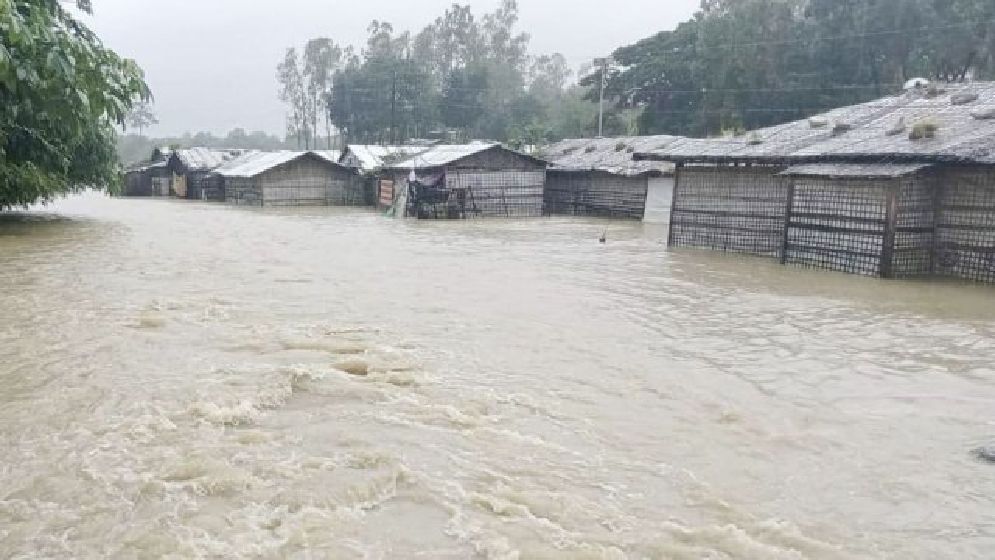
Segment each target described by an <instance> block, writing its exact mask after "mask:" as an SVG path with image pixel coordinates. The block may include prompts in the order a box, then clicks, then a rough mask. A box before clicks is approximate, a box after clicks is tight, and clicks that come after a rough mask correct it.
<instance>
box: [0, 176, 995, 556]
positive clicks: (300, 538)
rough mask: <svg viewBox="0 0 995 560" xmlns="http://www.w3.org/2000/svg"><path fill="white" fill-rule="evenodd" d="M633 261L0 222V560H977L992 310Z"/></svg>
mask: <svg viewBox="0 0 995 560" xmlns="http://www.w3.org/2000/svg"><path fill="white" fill-rule="evenodd" d="M604 228H607V229H608V237H609V243H608V244H607V245H604V246H602V245H600V244H598V243H597V238H598V237H599V235H600V233H601V231H602V230H603V229H604ZM665 236H666V230H665V227H663V226H658V225H650V224H638V223H633V224H630V223H620V222H601V221H593V220H590V221H588V220H574V219H549V220H536V221H473V222H461V223H427V222H414V221H395V220H390V219H385V218H383V217H381V216H379V215H377V214H375V213H371V212H366V211H357V210H336V209H318V210H292V211H268V210H267V211H247V210H242V209H232V208H227V207H224V206H217V205H201V204H193V203H183V202H170V201H162V200H111V199H106V198H103V197H100V196H96V195H88V196H84V197H79V198H74V199H70V200H67V201H62V202H60V203H57V204H55V205H54V206H51V207H48V208H43V209H39V210H36V211H32V212H28V213H14V214H7V215H0V356H2V361H0V557H19V558H69V557H73V558H104V557H111V558H160V557H161V558H235V557H245V558H300V559H310V558H345V559H349V558H373V559H376V558H433V559H434V558H443V559H447V558H448V559H464V558H492V559H514V558H521V559H531V558H540V559H560V558H563V559H575V558H581V559H583V558H591V559H601V558H605V559H622V558H633V559H641V558H654V559H656V558H659V559H676V560H696V559H716V560H722V559H736V560H739V559H757V560H781V559H785V560H788V559H790V560H799V559H832V560H836V559H868V558H870V559H877V558H882V559H891V558H895V559H934V558H951V559H989V558H992V557H993V555H995V465H986V464H983V463H981V462H979V461H977V460H975V459H973V458H972V457H971V455H970V453H969V451H970V450H971V449H972V448H974V447H977V446H979V445H982V444H986V443H989V442H991V441H993V440H995V289H993V288H991V287H983V286H965V285H958V284H942V283H887V282H881V281H877V280H872V279H863V278H854V277H849V276H844V275H837V274H832V273H823V272H816V271H807V270H799V269H791V268H782V267H780V266H778V265H776V264H773V263H771V262H768V261H765V260H761V259H751V258H738V257H730V256H723V255H716V254H711V253H702V252H685V251H678V252H668V251H667V250H666V248H665V246H664V244H663V243H662V241H663V239H664V238H665Z"/></svg>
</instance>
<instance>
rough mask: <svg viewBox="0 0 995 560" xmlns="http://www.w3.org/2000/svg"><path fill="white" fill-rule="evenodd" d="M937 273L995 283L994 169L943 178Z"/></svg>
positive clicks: (955, 172) (953, 172)
mask: <svg viewBox="0 0 995 560" xmlns="http://www.w3.org/2000/svg"><path fill="white" fill-rule="evenodd" d="M936 272H937V273H938V274H941V275H944V276H953V277H957V278H964V279H968V280H974V281H978V282H989V283H995V170H992V169H982V168H977V169H973V168H972V169H953V170H949V171H948V172H946V173H945V174H944V176H943V177H942V178H941V187H940V209H939V213H938V216H937V225H936Z"/></svg>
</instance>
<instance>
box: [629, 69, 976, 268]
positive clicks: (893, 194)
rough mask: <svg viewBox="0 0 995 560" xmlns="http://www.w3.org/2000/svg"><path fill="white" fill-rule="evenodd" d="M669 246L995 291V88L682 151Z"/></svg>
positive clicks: (658, 155)
mask: <svg viewBox="0 0 995 560" xmlns="http://www.w3.org/2000/svg"><path fill="white" fill-rule="evenodd" d="M636 157H637V158H638V159H649V160H657V161H670V162H673V163H675V164H676V165H677V168H676V184H675V194H674V208H673V216H672V219H671V222H670V236H669V244H670V245H671V246H689V247H703V248H711V249H718V250H723V251H736V252H743V253H750V254H757V255H764V256H769V257H775V258H778V259H780V261H781V262H783V263H785V264H797V265H803V266H812V267H817V268H825V269H830V270H838V271H844V272H850V273H856V274H864V275H871V276H880V277H885V278H909V277H921V276H933V275H936V276H951V277H957V278H966V279H970V280H976V281H983V282H995V84H993V83H970V84H949V85H948V84H944V85H940V86H931V87H928V88H914V89H911V90H909V91H906V92H905V93H903V94H901V95H897V96H893V97H887V98H884V99H880V100H876V101H872V102H870V103H864V104H861V105H855V106H851V107H843V108H840V109H836V110H833V111H830V112H828V113H825V114H822V115H817V116H815V117H812V118H809V119H805V120H801V121H795V122H791V123H787V124H783V125H779V126H774V127H770V128H766V129H762V130H758V131H755V132H752V133H749V134H747V135H744V136H741V137H737V138H726V139H715V140H699V139H686V140H680V141H677V142H675V143H673V144H671V145H669V146H667V147H665V148H663V149H660V150H653V151H648V152H644V153H640V154H637V156H636Z"/></svg>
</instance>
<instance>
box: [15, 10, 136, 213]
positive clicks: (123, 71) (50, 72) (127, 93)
mask: <svg viewBox="0 0 995 560" xmlns="http://www.w3.org/2000/svg"><path fill="white" fill-rule="evenodd" d="M77 6H78V7H79V8H80V9H81V10H84V11H86V12H89V11H90V8H91V7H90V3H89V1H88V0H79V1H78V2H77ZM0 31H2V32H0V100H2V102H0V209H4V208H10V207H12V206H19V205H27V204H31V203H33V202H36V201H39V200H43V201H48V200H51V199H52V198H53V197H55V196H56V195H58V194H61V193H66V192H72V191H75V190H78V189H80V188H83V187H102V188H108V187H113V186H115V185H116V184H117V183H118V180H119V176H120V175H119V164H118V161H117V156H116V153H115V138H116V133H115V130H114V128H115V126H118V125H122V124H124V121H125V117H126V116H127V114H128V112H129V111H130V110H131V107H132V105H133V104H134V103H135V102H136V101H140V100H147V99H149V98H150V97H151V94H150V92H149V89H148V86H147V85H146V84H145V82H144V79H143V74H142V71H141V69H140V68H139V67H138V66H137V65H136V64H135V63H134V62H133V61H130V60H125V59H122V58H121V57H119V56H118V55H117V54H115V53H114V52H113V51H111V50H109V49H107V48H105V47H104V46H103V45H102V44H101V42H100V40H99V39H98V38H97V36H96V35H94V34H93V33H92V32H91V31H90V30H89V29H88V28H87V27H86V26H85V25H83V24H82V23H81V22H79V21H78V20H76V19H75V18H74V17H73V16H72V15H71V14H70V13H69V12H68V11H67V10H66V9H65V8H64V7H63V6H62V5H61V4H60V3H59V2H57V1H56V0H0Z"/></svg>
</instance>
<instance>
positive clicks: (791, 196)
mask: <svg viewBox="0 0 995 560" xmlns="http://www.w3.org/2000/svg"><path fill="white" fill-rule="evenodd" d="M784 180H785V181H787V182H788V200H787V203H786V204H785V207H784V238H783V239H782V240H781V264H788V233H789V232H790V231H791V214H792V213H793V212H794V209H795V179H794V178H793V177H785V178H784Z"/></svg>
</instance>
